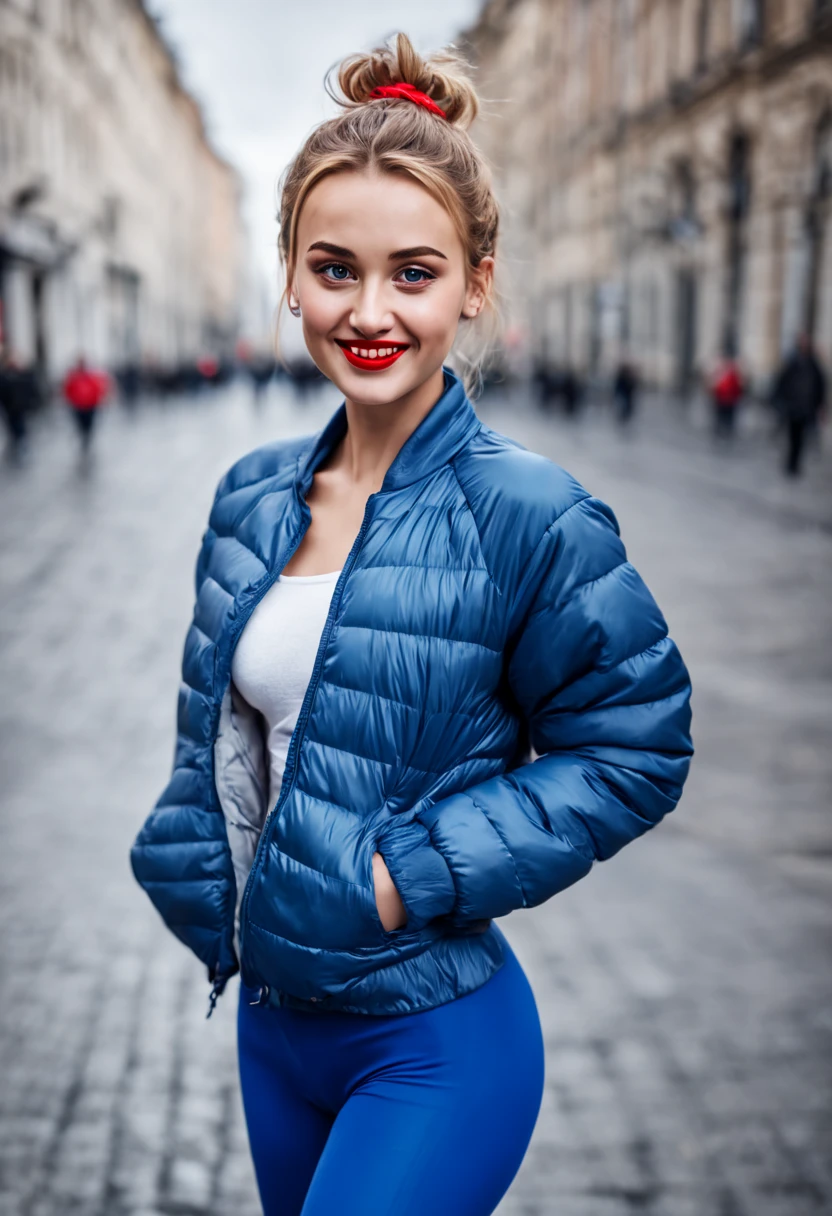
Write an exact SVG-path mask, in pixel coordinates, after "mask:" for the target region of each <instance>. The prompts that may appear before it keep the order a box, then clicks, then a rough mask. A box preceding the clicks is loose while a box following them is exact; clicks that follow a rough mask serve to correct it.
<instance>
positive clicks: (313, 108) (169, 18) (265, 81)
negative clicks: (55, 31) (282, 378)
mask: <svg viewBox="0 0 832 1216" xmlns="http://www.w3.org/2000/svg"><path fill="white" fill-rule="evenodd" d="M148 7H149V8H150V9H151V11H152V12H153V13H154V15H156V16H158V17H160V18H161V19H162V26H163V29H164V32H165V35H166V36H167V38H168V40H169V41H170V43H171V44H172V45H173V47H174V49H175V50H176V52H177V54H178V56H179V59H180V61H181V69H182V74H183V77H184V81H185V83H186V85H187V86H188V87H189V88H190V89H191V91H192V92H193V93H194V94H195V95H196V97H197V98H198V99H199V100H200V102H202V104H203V107H204V110H205V113H206V118H207V122H208V130H209V134H210V136H211V138H212V140H213V142H214V145H215V146H216V147H217V148H218V150H219V151H220V152H222V153H223V154H224V155H225V156H227V157H228V158H229V160H231V161H232V162H233V164H234V165H235V166H236V167H237V168H238V169H239V171H240V173H241V174H242V176H243V180H244V183H245V188H246V195H247V198H246V209H245V213H246V219H247V221H248V226H249V232H250V237H251V242H252V249H253V254H254V257H255V260H256V263H257V264H258V265H259V266H260V267H261V268H262V273H263V276H264V278H268V279H269V280H270V281H271V282H274V279H275V267H276V261H277V257H276V252H275V245H276V239H277V228H276V224H275V218H274V217H275V198H276V184H277V179H278V177H279V176H280V173H281V171H282V170H283V168H284V166H285V165H286V164H287V162H288V161H289V160H291V158H292V156H293V155H294V153H295V152H296V151H297V148H298V145H299V144H300V143H301V141H302V140H303V138H304V136H305V135H306V134H307V133H308V132H309V130H310V129H311V128H312V127H313V126H314V125H315V124H316V123H319V122H321V121H322V119H324V118H326V117H328V116H329V115H330V114H332V113H334V112H335V106H334V105H333V103H332V102H331V101H329V99H328V98H327V97H326V94H325V93H324V89H323V78H324V75H325V73H326V71H327V69H328V68H330V67H331V66H332V64H333V63H335V62H336V61H337V60H339V59H341V58H343V57H344V56H345V55H348V54H350V53H351V52H353V51H361V50H368V49H370V48H371V47H373V46H376V45H378V43H379V42H380V41H382V40H383V39H384V38H385V37H386V36H387V35H388V34H390V33H392V32H395V31H396V30H399V29H401V30H404V31H405V32H406V33H407V34H409V35H410V37H411V38H412V39H413V41H414V42H415V43H416V45H417V47H418V48H419V49H420V50H422V51H428V50H435V49H436V48H438V47H439V46H442V45H444V44H445V43H447V42H452V41H453V40H454V38H455V37H456V35H457V34H458V32H459V31H460V30H461V29H464V28H465V27H466V26H467V25H469V24H470V23H471V22H472V21H473V20H474V18H475V16H476V14H477V12H478V11H479V9H480V7H481V3H480V0H385V2H384V3H381V2H380V0H348V2H345V0H211V2H210V3H207V2H206V0H150V3H149V6H148Z"/></svg>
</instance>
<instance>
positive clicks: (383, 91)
mask: <svg viewBox="0 0 832 1216" xmlns="http://www.w3.org/2000/svg"><path fill="white" fill-rule="evenodd" d="M370 96H371V97H390V98H392V99H393V100H394V101H412V102H413V104H414V105H417V106H422V107H423V108H424V109H425V110H430V112H431V114H436V115H437V116H438V117H439V118H444V119H446V120H447V118H448V115H447V114H446V113H445V111H444V110H440V108H439V106H438V105H437V104H436V102H435V101H434V100H433V98H432V97H428V95H427V93H423V92H422V91H421V89H417V88H414V86H413V85H412V84H405V83H404V82H403V81H402V82H401V83H400V84H381V85H379V86H378V88H375V89H373V91H372V93H371V94H370Z"/></svg>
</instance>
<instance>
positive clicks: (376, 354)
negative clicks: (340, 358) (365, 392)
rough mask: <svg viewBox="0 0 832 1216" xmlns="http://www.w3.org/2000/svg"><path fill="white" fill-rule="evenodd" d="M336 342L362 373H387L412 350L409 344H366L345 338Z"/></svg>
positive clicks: (346, 357)
mask: <svg viewBox="0 0 832 1216" xmlns="http://www.w3.org/2000/svg"><path fill="white" fill-rule="evenodd" d="M335 341H336V343H337V345H338V346H340V347H341V350H342V351H343V352H344V357H345V359H346V360H347V362H348V363H349V364H351V366H352V367H355V368H357V369H358V370H359V371H362V372H383V371H386V370H387V368H388V367H392V366H393V364H394V363H395V362H396V360H397V359H399V358H401V356H402V355H403V354H404V352H405V351H406V350H410V344H409V343H407V342H383V341H373V342H366V341H365V340H364V339H363V338H361V339H359V340H358V341H357V342H348V341H346V339H344V338H336V339H335Z"/></svg>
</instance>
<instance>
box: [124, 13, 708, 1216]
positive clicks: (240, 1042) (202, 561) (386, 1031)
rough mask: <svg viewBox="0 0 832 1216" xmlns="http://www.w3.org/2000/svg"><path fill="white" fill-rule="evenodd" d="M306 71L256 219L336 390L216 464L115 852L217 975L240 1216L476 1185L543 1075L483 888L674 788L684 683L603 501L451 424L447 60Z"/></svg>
mask: <svg viewBox="0 0 832 1216" xmlns="http://www.w3.org/2000/svg"><path fill="white" fill-rule="evenodd" d="M460 66H461V65H460ZM413 80H417V81H419V82H420V83H421V84H422V85H423V86H424V87H425V89H427V90H429V92H422V91H421V90H420V89H419V88H417V87H416V86H415V85H413V84H412V83H410V82H411V81H413ZM339 83H340V86H341V89H342V91H343V95H344V96H343V105H344V111H345V112H343V113H342V114H340V115H337V116H335V117H333V118H331V119H329V120H328V121H327V122H326V123H325V124H324V125H323V126H322V127H321V128H319V129H317V130H315V131H313V132H312V134H311V135H310V136H309V138H308V140H307V142H306V144H305V146H304V147H303V149H302V150H301V151H300V153H299V155H298V156H297V158H296V159H295V161H294V162H293V164H292V166H291V167H290V169H289V171H288V173H287V175H286V177H285V178H284V185H283V193H282V197H281V203H280V251H281V256H282V261H283V266H284V268H285V270H286V283H287V295H288V301H289V307H290V309H291V310H292V312H293V313H295V315H300V314H301V313H302V314H303V318H304V338H305V341H306V342H307V343H308V347H309V350H310V353H311V355H312V356H313V358H314V362H315V365H316V366H317V367H319V368H320V369H321V370H322V371H323V372H324V373H325V375H326V376H327V377H328V379H329V380H330V381H332V382H333V383H334V384H335V385H337V387H338V388H339V390H340V391H341V393H342V394H343V403H342V404H341V405H340V406H339V407H338V409H337V411H336V412H335V413H334V414H333V415H332V417H331V418H330V419H329V420H328V422H327V424H326V426H325V427H323V428H322V429H321V430H320V431H319V432H318V433H316V434H313V435H306V436H303V437H301V438H296V437H289V436H282V437H281V438H279V439H277V440H276V441H273V442H271V443H269V444H267V445H265V446H263V447H261V448H259V449H257V450H256V451H254V452H250V453H248V454H247V455H245V456H243V457H242V458H241V459H239V460H238V461H237V463H236V464H235V466H234V467H233V469H232V470H231V471H230V472H229V473H228V474H226V475H225V476H224V477H223V479H222V481H221V483H220V485H219V487H218V492H217V494H216V496H215V499H214V503H213V507H212V510H211V516H210V524H209V526H208V527H207V528H206V530H205V533H204V538H203V545H202V548H201V551H200V555H199V557H198V559H197V568H196V597H197V606H196V611H195V618H194V623H193V625H192V628H191V630H190V632H189V634H188V639H187V642H186V646H185V650H184V659H183V678H184V684H183V687H182V692H181V697H180V706H181V708H180V713H179V725H178V742H177V747H176V756H175V760H174V771H173V774H172V778H171V781H170V783H169V785H168V787H167V789H166V791H165V792H164V793H163V795H162V797H161V798H160V799H159V802H158V804H157V806H156V809H155V810H154V811H153V812H152V813H151V815H150V816H149V818H148V819H147V822H146V823H145V826H144V828H143V830H142V831H141V832H140V834H139V836H138V838H137V840H136V843H135V845H134V848H133V852H132V862H133V869H134V872H135V874H136V877H137V878H138V880H139V881H140V882H141V883H142V885H143V886H144V888H145V889H146V891H147V893H148V895H149V896H150V898H151V899H152V900H153V902H154V904H155V905H156V907H157V908H158V910H159V912H160V913H161V914H162V916H163V917H164V919H165V920H166V922H167V923H168V925H169V926H170V928H171V930H172V931H173V932H174V933H175V934H176V936H177V937H178V938H179V939H180V940H181V941H182V942H184V943H186V944H187V945H189V946H190V947H191V948H192V949H193V950H194V952H195V953H196V954H197V955H198V957H199V958H200V960H201V961H202V962H203V964H205V965H206V966H207V970H208V978H209V979H210V980H211V981H212V984H213V987H212V990H211V996H210V998H209V1000H210V1001H211V1002H212V1004H211V1006H209V1007H213V1003H214V1002H216V1000H217V998H218V997H219V995H220V994H221V993H222V991H223V989H224V988H225V987H226V985H227V983H228V981H229V979H230V978H231V976H232V975H234V974H236V972H237V971H238V970H241V972H242V983H241V985H240V990H239V992H240V996H239V1006H238V1022H237V1026H238V1034H237V1046H238V1053H239V1065H240V1078H241V1084H242V1093H243V1104H244V1109H245V1114H246V1119H247V1123H248V1129H249V1139H250V1143H251V1149H252V1154H253V1157H254V1165H255V1170H256V1174H257V1181H258V1184H259V1187H260V1195H261V1200H262V1210H263V1212H264V1216H300V1213H301V1211H302V1212H303V1213H304V1216H330V1214H331V1213H334V1214H335V1216H369V1214H370V1213H375V1214H377V1216H381V1214H382V1213H384V1214H386V1216H425V1214H426V1213H430V1214H431V1216H463V1213H464V1216H488V1214H489V1213H492V1212H493V1211H494V1210H495V1208H496V1207H497V1204H498V1203H499V1201H500V1199H501V1197H502V1195H503V1194H504V1193H505V1191H506V1190H507V1189H508V1187H509V1185H510V1183H511V1181H512V1179H513V1178H514V1176H515V1174H516V1172H517V1170H518V1168H519V1166H520V1163H521V1161H522V1159H523V1156H524V1154H525V1152H526V1148H527V1146H528V1143H529V1140H530V1138H531V1134H532V1131H533V1128H534V1124H535V1121H536V1119H537V1116H538V1112H539V1109H540V1103H541V1099H542V1096H543V1090H544V1043H543V1036H542V1033H541V1027H540V1018H539V1014H538V1011H537V1007H536V1003H535V999H534V994H533V992H532V989H531V986H530V984H529V981H528V978H527V976H526V974H525V972H524V970H523V968H522V966H521V964H520V961H519V959H518V958H517V956H516V954H515V953H514V952H513V950H512V949H511V946H510V944H509V942H508V939H507V938H506V937H505V936H504V934H503V933H502V932H501V931H500V929H499V928H498V926H497V925H496V923H495V918H496V917H498V916H504V915H506V914H507V913H508V912H510V911H512V910H513V909H520V908H527V907H535V906H536V905H538V904H541V903H543V902H544V901H545V900H547V899H549V898H551V897H552V896H554V895H556V894H557V893H558V892H559V891H562V890H563V889H564V888H566V887H568V886H571V885H572V883H574V882H576V881H577V880H579V879H580V878H582V877H584V875H586V874H587V873H589V871H590V869H591V868H592V865H593V863H594V862H595V861H600V860H601V859H602V858H605V857H610V856H612V854H613V853H616V852H618V850H619V849H620V848H621V847H622V846H624V845H625V844H626V843H628V842H629V841H631V840H634V839H635V838H636V837H637V836H640V835H641V834H642V833H643V832H644V831H645V830H646V829H647V828H649V827H651V826H652V825H654V824H655V823H657V822H658V820H659V819H661V818H662V817H663V816H664V815H665V814H666V813H667V812H668V811H670V810H672V808H673V807H674V806H675V804H676V801H677V799H678V797H679V795H680V793H681V788H682V784H683V782H684V780H685V776H686V774H687V769H688V764H689V759H690V754H691V744H690V737H689V733H688V727H689V722H690V712H689V707H688V700H689V690H690V686H689V680H688V675H687V671H686V670H685V666H684V663H683V662H682V659H681V657H680V655H679V652H678V650H677V649H676V646H675V645H674V643H673V642H672V641H671V640H670V638H669V637H668V636H667V631H666V626H665V623H664V620H663V617H662V615H661V613H660V611H659V609H658V607H657V605H656V603H655V601H654V600H653V598H652V596H651V595H650V592H649V591H648V590H647V588H646V587H645V585H644V583H643V582H642V580H641V579H640V578H639V576H638V575H637V574H636V572H635V571H634V570H633V569H632V567H631V566H630V565H629V563H627V562H626V560H625V558H626V554H625V551H624V547H623V545H622V542H621V540H620V538H619V535H618V527H617V525H616V521H615V516H614V515H613V513H612V511H611V510H610V509H609V508H608V507H607V506H606V505H605V504H604V503H602V502H599V501H598V500H597V499H595V498H594V497H592V495H590V494H589V493H588V492H587V491H586V490H584V489H583V488H582V487H581V486H580V485H579V484H578V483H577V482H576V481H575V480H573V479H572V478H571V477H570V476H569V475H568V474H566V473H565V472H564V470H563V469H561V468H559V467H558V466H557V465H555V464H553V463H552V462H551V461H549V460H546V459H545V458H544V457H542V456H538V455H536V454H534V453H532V452H529V451H528V450H526V449H525V448H521V447H519V446H518V445H517V444H516V443H515V442H514V441H513V440H512V439H510V438H508V437H506V436H503V435H500V434H498V433H497V432H496V431H493V430H492V429H491V428H489V427H484V426H483V425H482V423H481V422H480V421H479V420H478V418H477V416H476V413H475V412H474V409H473V407H472V405H471V402H470V400H469V398H468V396H467V394H466V391H465V387H464V385H463V383H462V381H461V379H460V378H459V376H457V375H456V374H455V373H454V372H453V371H452V370H451V369H450V368H449V367H447V366H446V361H447V358H448V355H449V353H450V351H451V349H452V347H453V344H454V342H455V340H456V338H457V336H458V334H459V331H460V329H461V328H463V327H467V326H468V325H470V324H471V323H473V322H474V321H475V319H476V318H477V317H479V316H480V315H481V314H482V313H483V312H484V311H485V310H487V309H489V308H490V307H493V303H494V297H493V272H494V264H495V249H496V239H497V225H498V210H497V204H496V200H495V199H494V196H493V194H492V191H491V184H490V176H489V174H488V170H487V167H486V165H485V164H484V162H483V161H482V160H481V159H480V157H479V154H478V153H477V150H476V147H475V145H474V144H473V143H472V142H471V140H470V137H469V136H468V134H467V131H466V129H465V128H466V127H467V125H468V123H469V122H470V120H471V119H472V118H473V116H474V115H475V114H476V108H477V98H476V94H475V92H474V88H473V85H472V84H471V82H470V79H469V77H468V76H467V74H464V73H463V72H462V71H460V70H459V69H458V68H457V65H456V61H455V59H454V57H453V55H452V54H451V53H450V52H447V53H445V54H444V55H443V56H442V57H441V58H440V59H438V60H434V61H431V60H424V59H422V58H421V56H420V55H419V54H418V53H417V51H416V50H415V48H414V47H413V45H412V43H411V42H410V40H409V39H407V38H405V37H404V36H403V35H401V34H400V35H399V36H398V37H397V39H396V41H395V43H394V44H393V45H392V46H389V47H383V48H380V49H379V50H377V51H375V52H373V53H371V54H367V55H356V56H352V57H351V58H350V59H349V60H347V61H346V62H345V63H344V64H343V65H342V68H341V71H340V74H339ZM440 103H441V104H440ZM443 107H444V108H443ZM333 165H334V166H336V168H335V170H334V171H333V168H332V167H333ZM402 165H404V166H406V167H407V168H408V170H409V172H408V173H403V172H401V166H402ZM414 169H415V170H416V172H417V180H414V178H413V177H412V176H411V175H410V174H411V172H413V171H414ZM423 183H424V184H423ZM472 374H473V373H472ZM501 672H502V673H503V678H500V673H501ZM484 741H485V742H484ZM532 747H534V750H535V752H536V753H537V756H536V758H535V759H534V760H532V757H531V754H530V752H531V748H532ZM525 761H528V763H525Z"/></svg>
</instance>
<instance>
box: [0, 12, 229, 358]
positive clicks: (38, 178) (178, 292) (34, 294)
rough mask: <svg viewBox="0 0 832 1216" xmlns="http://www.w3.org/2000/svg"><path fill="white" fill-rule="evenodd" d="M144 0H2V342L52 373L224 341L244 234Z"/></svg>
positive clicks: (189, 351)
mask: <svg viewBox="0 0 832 1216" xmlns="http://www.w3.org/2000/svg"><path fill="white" fill-rule="evenodd" d="M240 201H241V200H240V184H239V180H238V177H237V174H236V172H235V171H234V169H233V168H232V167H231V166H230V165H229V164H227V163H226V162H225V161H224V160H223V159H222V158H221V157H219V156H218V155H217V153H216V152H215V151H214V150H213V148H212V147H211V145H210V142H209V141H208V138H207V136H206V132H205V127H204V124H203V119H202V115H201V113H200V109H199V106H198V105H197V103H196V102H195V100H194V99H193V98H192V97H191V96H190V95H189V94H188V92H187V91H186V90H185V89H184V87H183V85H182V83H181V80H180V77H179V74H178V71H177V65H176V61H175V58H174V56H173V54H172V52H171V51H170V49H169V48H168V47H167V45H166V44H165V41H164V39H163V38H162V37H161V35H160V32H159V29H158V27H157V25H156V23H155V22H154V21H153V19H152V18H151V17H150V15H149V14H148V11H147V9H146V7H145V5H144V4H143V3H142V2H141V0H0V302H2V317H1V319H2V330H3V339H4V342H5V344H6V346H7V348H8V349H10V350H11V351H13V352H14V353H15V354H16V355H17V356H18V357H19V358H20V359H22V360H24V361H26V362H30V361H34V362H35V363H36V364H37V366H38V368H39V370H40V372H41V374H42V375H44V376H46V377H48V378H55V377H56V376H58V375H60V374H61V373H62V371H63V370H64V369H65V368H66V367H67V365H68V364H69V363H71V362H72V361H73V360H74V359H75V358H76V357H77V356H78V355H79V354H84V355H86V356H87V357H88V358H90V359H92V360H94V361H95V362H96V363H100V364H103V365H105V366H108V367H116V368H117V367H119V366H125V365H131V364H133V365H135V364H136V363H139V362H141V361H145V362H147V363H150V364H153V365H156V366H159V367H166V366H176V365H178V364H181V363H183V362H185V361H189V360H194V359H196V358H197V357H199V356H200V355H201V354H204V353H206V352H210V353H212V354H213V355H215V356H221V355H223V354H225V353H230V352H231V351H232V350H233V346H234V341H235V338H236V336H237V331H238V313H239V308H240V300H241V291H242V279H243V274H244V266H245V236H244V230H243V226H242V221H241V217H240Z"/></svg>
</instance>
